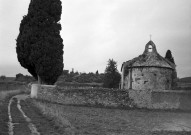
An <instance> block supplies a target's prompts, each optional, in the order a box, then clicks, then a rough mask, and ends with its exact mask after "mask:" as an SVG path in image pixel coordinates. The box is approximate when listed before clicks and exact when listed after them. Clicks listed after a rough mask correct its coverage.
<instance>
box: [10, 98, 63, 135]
mask: <svg viewBox="0 0 191 135" xmlns="http://www.w3.org/2000/svg"><path fill="white" fill-rule="evenodd" d="M28 100H29V99H28V96H27V95H17V96H14V97H12V98H11V99H10V100H9V104H8V117H9V121H8V128H9V132H8V133H9V135H60V134H62V130H59V128H58V127H55V126H54V122H53V121H52V120H50V119H47V118H46V117H44V116H42V115H41V113H40V112H39V110H37V109H36V108H35V107H34V106H33V105H32V104H31V102H29V101H28Z"/></svg>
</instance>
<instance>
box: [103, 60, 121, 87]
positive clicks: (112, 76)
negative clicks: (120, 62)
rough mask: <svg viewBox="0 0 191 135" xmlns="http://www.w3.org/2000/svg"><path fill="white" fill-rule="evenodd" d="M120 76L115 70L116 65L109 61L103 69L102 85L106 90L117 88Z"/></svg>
mask: <svg viewBox="0 0 191 135" xmlns="http://www.w3.org/2000/svg"><path fill="white" fill-rule="evenodd" d="M120 78H121V75H120V73H119V71H118V70H117V63H116V62H115V61H114V60H113V59H109V61H108V64H107V67H106V69H105V75H104V84H103V86H104V87H106V88H118V86H119V82H120Z"/></svg>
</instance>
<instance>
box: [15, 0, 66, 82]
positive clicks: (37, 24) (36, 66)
mask: <svg viewBox="0 0 191 135" xmlns="http://www.w3.org/2000/svg"><path fill="white" fill-rule="evenodd" d="M61 12H62V5H61V1H60V0H31V2H30V5H29V8H28V14H27V15H26V16H24V17H23V19H22V21H21V24H20V29H19V35H18V37H17V39H16V41H17V43H16V52H17V58H18V61H19V62H20V64H21V66H23V67H24V68H26V69H27V70H28V72H29V73H30V74H31V75H32V76H33V77H34V78H36V79H38V81H39V82H40V83H44V84H54V83H55V82H56V80H57V78H58V77H59V76H60V75H61V74H62V71H63V40H62V38H61V36H60V30H61V24H60V23H59V21H60V18H61Z"/></svg>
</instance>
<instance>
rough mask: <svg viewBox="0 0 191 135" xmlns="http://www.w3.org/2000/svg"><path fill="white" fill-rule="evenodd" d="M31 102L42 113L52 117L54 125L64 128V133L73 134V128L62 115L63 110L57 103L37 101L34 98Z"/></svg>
mask: <svg viewBox="0 0 191 135" xmlns="http://www.w3.org/2000/svg"><path fill="white" fill-rule="evenodd" d="M33 104H34V105H35V107H37V108H38V109H39V110H40V112H41V113H42V114H43V115H45V116H46V117H49V118H51V119H53V120H54V123H55V125H56V126H58V127H61V128H64V130H65V134H66V135H73V134H74V128H73V127H72V125H71V123H70V122H69V121H68V120H67V119H66V117H65V116H64V114H63V110H62V109H60V108H58V107H57V105H54V104H48V103H45V102H44V103H43V102H37V101H34V100H33Z"/></svg>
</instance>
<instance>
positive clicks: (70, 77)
mask: <svg viewBox="0 0 191 135" xmlns="http://www.w3.org/2000/svg"><path fill="white" fill-rule="evenodd" d="M103 79H104V74H103V73H101V74H99V73H98V71H96V73H93V72H90V73H79V72H77V71H76V72H74V71H71V72H69V71H68V70H64V71H63V73H62V75H61V76H60V78H59V80H60V81H65V82H78V83H93V82H95V83H103Z"/></svg>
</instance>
